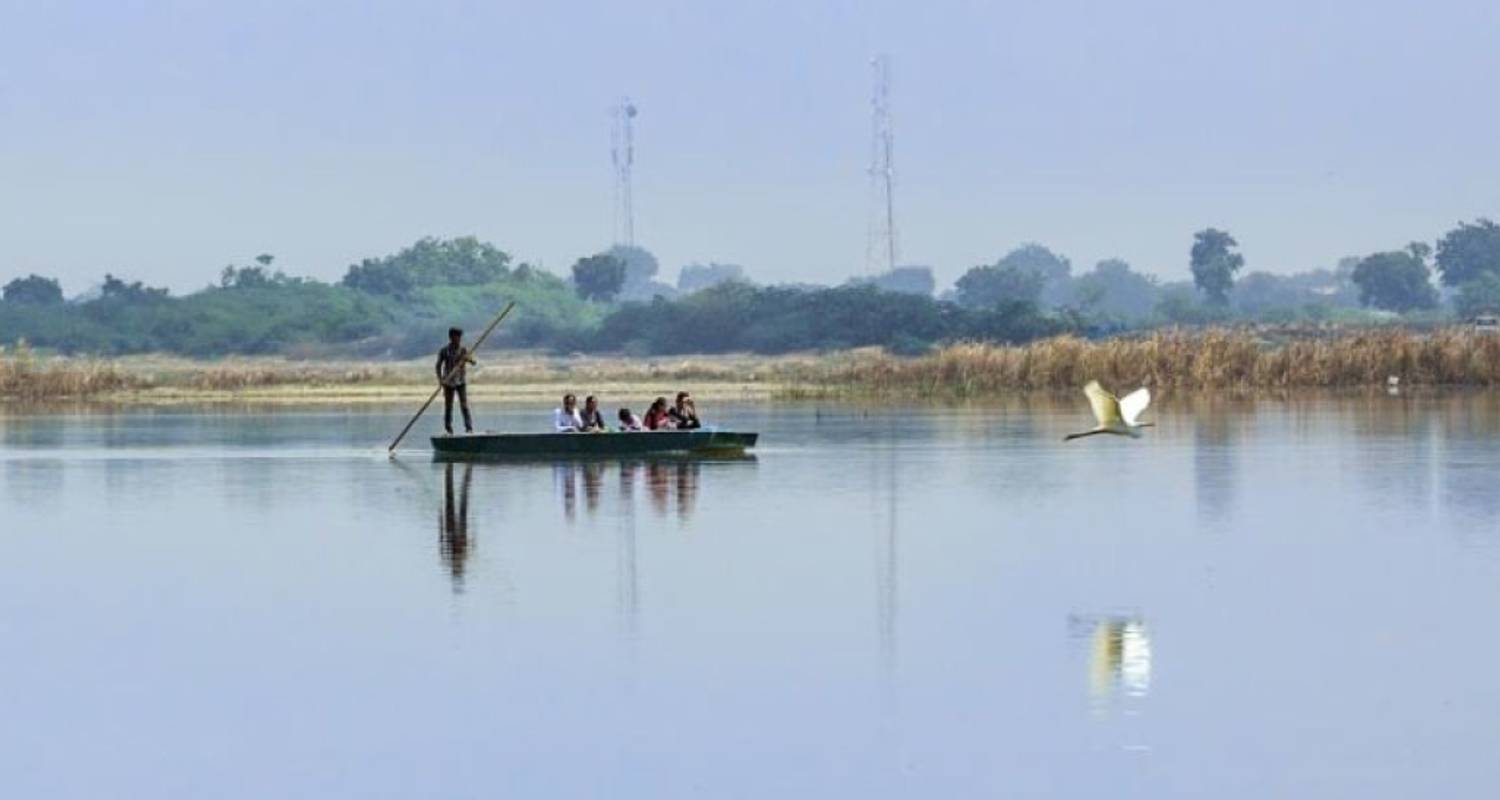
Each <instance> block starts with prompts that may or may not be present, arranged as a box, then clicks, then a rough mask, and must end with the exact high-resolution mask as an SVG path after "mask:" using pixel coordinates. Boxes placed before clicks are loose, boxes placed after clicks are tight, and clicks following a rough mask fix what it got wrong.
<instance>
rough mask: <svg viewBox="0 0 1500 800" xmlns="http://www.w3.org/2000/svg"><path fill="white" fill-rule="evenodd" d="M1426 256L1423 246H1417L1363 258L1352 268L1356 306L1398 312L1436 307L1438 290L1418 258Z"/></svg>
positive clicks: (1424, 264)
mask: <svg viewBox="0 0 1500 800" xmlns="http://www.w3.org/2000/svg"><path fill="white" fill-rule="evenodd" d="M1429 252H1431V250H1430V249H1429V248H1427V246H1426V245H1422V244H1416V245H1413V246H1411V247H1409V248H1408V249H1406V250H1394V251H1391V252H1388V253H1376V254H1374V255H1371V256H1366V257H1365V258H1364V259H1363V260H1361V261H1360V262H1359V265H1358V266H1356V267H1355V268H1354V276H1353V280H1354V285H1355V286H1357V287H1359V302H1360V303H1361V304H1363V305H1366V306H1374V307H1376V308H1382V309H1385V310H1387V311H1398V312H1406V311H1412V310H1415V309H1418V308H1432V307H1433V306H1435V305H1437V290H1436V289H1434V288H1433V286H1432V283H1431V282H1430V281H1429V280H1428V277H1429V271H1428V269H1427V264H1426V263H1425V262H1423V260H1422V258H1421V256H1423V255H1425V254H1427V253H1429Z"/></svg>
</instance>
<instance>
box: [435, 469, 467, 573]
mask: <svg viewBox="0 0 1500 800" xmlns="http://www.w3.org/2000/svg"><path fill="white" fill-rule="evenodd" d="M453 473H454V465H453V464H449V465H447V467H446V468H445V469H444V470H443V511H442V513H441V514H439V515H438V554H439V556H440V557H441V558H442V561H443V566H444V567H446V568H447V570H448V576H449V578H450V579H451V580H452V581H453V593H454V594H463V591H464V574H465V572H466V570H467V568H468V563H469V556H470V555H471V554H472V552H473V547H472V539H471V538H470V536H469V487H470V486H472V485H473V482H474V465H472V464H465V465H464V467H463V479H462V482H461V483H460V485H459V489H458V497H457V500H456V501H455V499H454V491H453Z"/></svg>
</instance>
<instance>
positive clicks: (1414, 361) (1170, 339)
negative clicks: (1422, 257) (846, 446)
mask: <svg viewBox="0 0 1500 800" xmlns="http://www.w3.org/2000/svg"><path fill="white" fill-rule="evenodd" d="M1392 375H1395V376H1397V377H1399V378H1400V379H1401V381H1402V382H1403V383H1406V384H1427V385H1467V386H1494V385H1497V384H1500V337H1496V336H1487V335H1481V334H1475V333H1472V332H1469V331H1467V330H1462V329H1448V330H1442V331H1438V332H1435V333H1431V334H1418V333H1412V332H1407V331H1390V330H1375V331H1351V332H1347V333H1344V334H1340V335H1335V336H1332V337H1328V338H1318V339H1302V340H1294V341H1288V342H1282V343H1272V342H1268V341H1265V340H1263V339H1259V338H1257V337H1255V336H1253V335H1251V334H1249V333H1244V332H1238V331H1228V330H1210V331H1206V332H1197V333H1189V332H1182V331H1165V332H1158V333H1153V334H1150V335H1148V336H1144V337H1140V338H1121V339H1109V340H1103V341H1086V340H1083V339H1078V338H1074V337H1059V338H1055V339H1048V340H1045V341H1040V342H1034V343H1032V344H1028V345H1023V346H1000V345H990V344H957V345H952V346H949V347H945V348H943V349H941V350H939V351H937V352H935V353H932V354H930V355H927V356H922V357H919V358H914V359H903V358H894V357H890V356H886V355H882V354H868V353H862V354H854V355H852V356H850V357H848V358H846V359H844V360H842V361H839V362H837V363H833V364H830V365H828V366H827V367H825V368H824V369H822V370H821V371H820V372H818V373H816V374H811V375H807V376H805V380H804V382H805V383H808V384H812V385H815V386H821V387H848V388H854V389H860V390H866V391H874V392H891V393H916V394H922V393H950V394H958V395H981V394H986V393H994V392H1000V391H1005V390H1018V389H1061V388H1071V387H1078V386H1082V385H1083V384H1084V383H1086V382H1088V381H1089V380H1094V379H1097V380H1099V381H1101V382H1103V383H1104V384H1105V385H1106V386H1117V387H1118V386H1136V385H1146V386H1155V387H1161V388H1182V389H1283V388H1314V387H1317V388H1331V387H1348V386H1362V385H1374V384H1384V383H1385V382H1386V380H1387V379H1388V377H1389V376H1392Z"/></svg>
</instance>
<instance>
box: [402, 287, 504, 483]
mask: <svg viewBox="0 0 1500 800" xmlns="http://www.w3.org/2000/svg"><path fill="white" fill-rule="evenodd" d="M515 307H516V304H515V303H513V302H512V303H506V304H505V310H504V311H501V312H500V316H498V317H495V321H494V322H491V323H490V326H489V327H488V328H485V329H484V333H481V334H479V338H478V339H475V340H474V346H472V347H470V348H469V352H468V356H469V357H471V358H472V357H473V355H474V354H475V353H477V352H479V346H480V345H482V344H484V340H485V339H487V338H489V335H490V331H493V330H494V329H495V326H497V325H499V324H500V320H503V319H505V317H506V315H507V314H509V313H510V310H511V309H512V308H515ZM462 366H463V363H462V362H460V363H458V364H454V365H453V366H451V367H449V368H448V371H447V372H445V373H443V379H442V380H441V381H438V387H437V388H436V389H433V390H432V395H431V396H430V397H428V398H427V402H425V403H423V404H422V407H421V408H419V409H417V413H416V414H414V415H413V416H412V418H411V422H408V423H406V427H405V428H402V429H401V432H400V433H398V434H396V441H394V442H391V446H390V447H388V448H386V452H387V453H389V454H390V455H395V454H396V445H398V444H401V440H402V439H405V438H406V434H407V433H408V432H409V431H410V430H411V426H413V425H415V424H417V420H419V419H421V418H422V415H423V414H425V413H427V407H428V406H430V405H432V401H434V400H436V399H437V396H438V393H439V392H442V391H443V386H444V385H446V384H447V383H448V377H449V376H450V375H452V374H453V373H454V372H457V371H458V369H459V368H460V367H462Z"/></svg>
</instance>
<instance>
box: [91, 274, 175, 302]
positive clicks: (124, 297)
mask: <svg viewBox="0 0 1500 800" xmlns="http://www.w3.org/2000/svg"><path fill="white" fill-rule="evenodd" d="M99 296H100V297H101V298H102V299H105V300H118V301H121V302H126V303H134V302H143V301H147V300H159V299H161V298H163V297H166V296H167V290H166V289H164V288H163V289H156V288H152V287H150V286H146V285H145V284H143V283H141V282H140V281H136V282H134V283H126V282H125V281H123V280H120V279H119V278H116V277H115V276H113V275H111V274H109V273H108V272H106V273H104V284H103V285H102V286H100V287H99Z"/></svg>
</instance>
